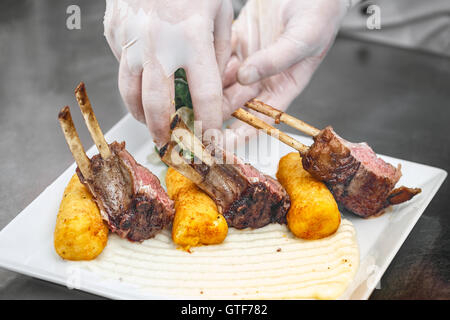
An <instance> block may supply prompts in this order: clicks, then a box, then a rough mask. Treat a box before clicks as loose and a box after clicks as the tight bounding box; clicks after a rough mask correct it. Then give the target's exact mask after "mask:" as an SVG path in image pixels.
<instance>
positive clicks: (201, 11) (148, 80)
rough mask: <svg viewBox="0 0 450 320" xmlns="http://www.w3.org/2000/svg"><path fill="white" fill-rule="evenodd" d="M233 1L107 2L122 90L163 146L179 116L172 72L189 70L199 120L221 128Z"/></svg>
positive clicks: (109, 33)
mask: <svg viewBox="0 0 450 320" xmlns="http://www.w3.org/2000/svg"><path fill="white" fill-rule="evenodd" d="M232 19H233V10H232V6H231V2H230V1H229V0H190V1H185V0H146V1H144V0H137V1H136V0H135V1H127V0H107V1H106V12H105V18H104V27H105V36H106V39H107V41H108V44H109V45H110V47H111V49H112V51H113V52H114V54H115V56H116V58H117V59H118V60H119V61H120V67H119V91H120V93H121V96H122V98H123V100H124V102H125V104H126V106H127V107H128V109H129V111H130V112H131V114H132V115H133V116H134V117H135V118H136V119H138V120H139V121H142V122H145V123H146V124H147V126H148V128H149V129H150V132H151V134H152V136H153V139H154V140H155V142H156V144H157V145H158V146H161V145H162V144H164V143H165V142H167V141H168V140H169V138H170V137H169V121H170V116H171V115H172V114H173V113H174V112H175V107H174V104H173V100H174V78H173V73H174V72H175V71H176V70H177V69H178V68H180V67H183V68H184V69H185V70H186V74H187V79H188V82H189V87H190V91H191V97H192V102H193V105H194V113H195V117H196V120H201V121H202V125H203V129H204V130H206V129H210V128H214V129H216V128H221V126H222V121H223V117H222V76H221V74H222V73H223V71H224V68H225V66H226V63H227V62H228V60H229V57H230V52H231V45H230V39H231V23H232Z"/></svg>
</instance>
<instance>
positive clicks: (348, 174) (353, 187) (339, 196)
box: [302, 126, 421, 217]
mask: <svg viewBox="0 0 450 320" xmlns="http://www.w3.org/2000/svg"><path fill="white" fill-rule="evenodd" d="M302 162H303V167H304V168H305V170H307V171H308V172H309V173H310V174H311V175H312V176H314V177H315V178H317V179H319V180H322V181H324V182H326V184H327V186H328V188H329V189H330V190H331V192H332V193H333V195H334V196H335V198H336V200H337V201H338V202H339V203H341V204H342V205H343V206H344V207H345V208H347V209H348V210H350V211H352V212H354V213H356V214H357V215H360V216H362V217H368V216H371V215H374V214H377V213H379V212H380V211H382V210H383V209H385V208H386V207H388V206H390V205H393V204H399V203H402V202H405V201H408V200H410V199H411V198H412V197H414V196H415V195H416V194H418V193H420V191H421V190H420V189H418V188H407V187H403V186H402V187H400V188H397V189H394V188H395V185H396V183H397V182H398V180H399V179H400V177H401V176H402V173H401V167H400V165H399V166H398V167H397V168H395V167H394V166H392V165H391V164H389V163H386V162H385V161H383V160H382V159H380V158H378V157H377V156H376V154H375V152H374V151H373V150H372V149H371V148H370V147H369V146H368V145H367V144H366V143H351V142H348V141H346V140H344V139H343V138H341V137H340V136H338V135H337V134H336V133H335V132H334V130H333V128H332V127H330V126H328V127H326V128H325V129H324V130H322V131H320V133H319V134H318V135H316V136H315V137H314V144H313V145H312V146H311V147H310V148H309V150H308V151H307V153H306V155H304V156H303V159H302Z"/></svg>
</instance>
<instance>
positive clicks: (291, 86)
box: [224, 0, 356, 135]
mask: <svg viewBox="0 0 450 320" xmlns="http://www.w3.org/2000/svg"><path fill="white" fill-rule="evenodd" d="M353 2H354V3H355V2H356V1H353ZM354 3H352V1H351V0H249V1H248V2H247V4H246V5H245V6H244V8H243V9H242V11H241V13H240V15H239V17H238V19H237V21H235V22H234V24H233V32H232V48H233V52H232V54H233V56H232V58H231V60H230V61H229V63H228V65H227V69H226V71H225V76H224V86H225V87H226V89H225V90H224V97H225V100H227V101H228V103H226V104H224V117H225V118H227V117H229V116H230V114H231V113H232V112H233V111H234V110H235V109H236V108H239V107H242V106H243V104H244V103H245V102H246V101H248V100H249V99H251V98H257V99H259V100H262V101H264V102H265V103H267V104H269V105H272V106H273V107H275V108H278V109H281V110H286V109H287V107H288V106H289V104H290V103H291V102H292V100H293V99H294V98H295V97H296V96H297V95H298V94H299V93H300V92H301V91H302V90H303V89H304V88H305V86H306V85H307V84H308V82H309V80H310V79H311V76H312V75H313V73H314V71H315V70H316V69H317V67H318V66H319V64H320V62H321V61H322V59H323V58H324V57H325V55H326V53H327V51H328V49H329V48H330V46H331V45H332V43H333V41H334V39H335V37H336V34H337V31H338V29H339V25H340V23H341V20H342V18H343V17H344V15H345V14H346V13H347V11H348V10H349V9H350V7H351V6H352V5H353V4H354ZM258 116H260V115H258ZM262 118H264V120H266V121H269V122H270V120H269V119H268V118H266V117H262ZM231 129H234V132H232V133H233V134H235V135H236V133H237V135H243V134H244V135H251V134H254V133H255V132H256V131H255V130H254V129H253V128H250V127H249V126H247V125H245V124H244V123H243V122H241V121H236V122H235V123H233V124H232V125H231Z"/></svg>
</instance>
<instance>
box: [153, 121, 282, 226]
mask: <svg viewBox="0 0 450 320" xmlns="http://www.w3.org/2000/svg"><path fill="white" fill-rule="evenodd" d="M171 130H172V137H174V136H176V138H175V139H176V140H177V142H175V141H171V142H169V143H168V144H166V145H165V146H164V147H163V148H161V150H160V156H161V159H162V160H163V161H164V162H165V163H166V164H167V165H169V166H172V167H174V168H175V169H176V170H178V171H179V172H180V173H181V174H183V175H184V176H186V177H187V178H188V179H190V180H191V181H193V182H194V183H196V184H197V185H198V186H199V187H200V188H201V189H202V190H203V191H205V192H206V193H207V194H208V195H209V196H210V197H211V198H212V199H213V200H214V201H215V202H216V204H217V207H218V210H219V212H221V213H222V214H223V216H224V217H225V219H226V221H227V223H228V225H229V226H230V227H234V228H237V229H244V228H247V227H249V228H261V227H263V226H265V225H267V224H269V223H273V222H276V223H282V224H283V223H286V213H287V211H288V209H289V207H290V200H289V196H288V194H287V193H286V191H285V190H284V188H283V187H282V186H281V185H280V184H279V183H278V181H276V180H275V179H273V178H271V177H269V176H266V175H263V174H261V173H260V172H259V171H258V170H257V169H255V168H254V167H252V166H251V165H249V164H245V163H243V162H242V161H241V160H240V159H238V158H237V157H236V156H235V155H234V154H229V153H227V152H225V151H224V150H222V149H220V148H218V147H216V146H213V145H212V144H210V145H208V146H207V147H205V146H204V145H203V144H202V143H201V142H200V140H198V139H197V138H196V137H195V136H194V135H193V134H192V132H191V131H190V130H189V129H188V128H187V127H186V125H185V124H184V122H183V121H182V120H181V118H180V117H179V116H178V115H175V116H174V118H173V120H172V122H171ZM180 145H183V146H184V147H183V148H180ZM186 149H188V150H189V152H190V153H189V154H190V156H189V157H186V156H183V152H184V153H185V152H186Z"/></svg>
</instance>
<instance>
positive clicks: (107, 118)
mask: <svg viewBox="0 0 450 320" xmlns="http://www.w3.org/2000/svg"><path fill="white" fill-rule="evenodd" d="M70 4H78V5H79V6H80V7H81V10H82V12H81V17H82V25H81V27H82V28H81V30H73V31H70V30H67V28H66V18H67V15H66V8H67V6H68V5H70ZM104 6H105V4H104V1H87V0H86V1H79V0H78V1H75V0H73V1H50V0H41V1H31V0H30V1H24V0H20V1H19V0H9V1H5V0H3V1H2V10H1V11H0V44H1V45H0V150H1V151H0V163H1V164H0V203H1V206H0V229H2V228H3V227H5V226H6V225H7V224H8V223H9V222H10V221H11V220H12V219H13V218H14V217H15V216H16V215H17V214H18V213H19V212H20V211H21V210H22V209H24V208H25V207H26V206H27V205H28V204H29V203H30V202H31V201H32V200H33V199H34V198H35V197H37V196H38V195H39V193H40V192H42V191H43V190H44V189H45V187H46V186H48V185H49V184H50V183H51V182H52V181H53V180H54V179H55V178H56V177H58V176H59V175H60V174H61V173H62V172H63V171H64V170H65V169H66V168H67V167H68V166H69V165H70V164H71V163H72V162H73V159H72V157H71V155H70V153H69V151H68V149H67V146H66V144H65V141H64V139H63V137H62V135H61V133H60V128H59V126H58V122H57V120H56V115H57V112H58V110H59V109H60V108H61V107H62V106H64V105H66V104H69V105H71V106H75V105H76V101H75V99H74V96H73V89H74V88H75V86H76V85H77V83H78V82H79V81H81V80H82V81H85V82H86V84H87V87H88V91H89V95H90V98H91V100H92V101H95V102H94V105H95V111H96V113H97V117H98V118H99V119H100V123H101V126H102V128H103V129H104V131H108V130H109V129H110V128H111V127H112V126H113V125H114V124H115V123H116V122H117V121H118V120H119V119H120V118H122V116H124V115H125V114H126V112H127V111H126V109H125V108H124V107H123V103H122V101H121V99H120V96H119V93H118V89H117V70H118V63H117V62H116V60H115V58H114V57H113V55H112V53H111V52H110V50H109V48H108V46H107V43H106V41H105V39H104V37H103V24H102V21H103V12H104ZM368 32H369V31H368ZM370 32H376V31H370ZM289 112H290V113H292V114H293V115H294V116H297V117H300V118H302V119H304V120H305V121H308V122H310V123H311V124H314V125H316V126H317V127H319V128H320V127H324V126H325V125H327V124H332V125H333V126H334V128H335V129H336V131H337V132H339V133H341V135H342V136H344V137H346V138H347V139H349V140H354V141H368V142H369V143H370V145H371V146H372V147H373V148H374V149H375V151H376V152H379V153H383V154H387V155H391V156H393V157H398V158H402V159H408V160H411V161H416V162H420V163H424V164H428V165H432V166H436V167H440V168H443V169H445V170H447V171H449V170H450V129H449V127H450V124H449V119H450V61H449V60H448V59H446V58H442V57H438V56H433V55H427V54H424V53H419V52H412V51H406V50H401V49H396V48H391V47H385V46H381V45H377V44H371V43H363V42H360V41H356V40H351V39H348V38H339V39H338V40H337V41H336V44H335V45H334V47H333V48H332V49H331V51H330V53H329V55H328V57H327V58H326V60H325V61H324V63H323V64H322V65H321V67H320V68H319V70H318V71H317V73H316V74H315V76H314V78H313V80H312V81H311V84H310V85H309V86H308V87H307V89H306V90H305V91H304V92H303V94H302V95H301V96H300V97H299V98H298V99H297V100H295V102H294V103H293V104H292V106H291V107H290V109H289ZM73 116H74V118H75V125H76V126H78V127H82V122H81V117H80V115H79V113H77V112H75V113H74V115H73ZM283 129H285V130H286V131H291V129H289V128H286V127H284V128H283ZM79 133H80V135H81V139H82V141H83V143H84V145H85V146H90V145H92V142H91V140H90V139H89V137H88V135H87V134H88V133H87V130H80V132H79ZM449 203H450V201H449V183H448V179H447V180H446V181H445V182H444V185H443V186H442V187H441V189H440V190H439V192H438V194H437V195H436V197H435V198H434V199H433V201H432V202H431V204H430V205H429V207H428V208H427V209H426V211H425V212H424V214H423V216H422V217H421V218H420V220H419V221H418V223H417V225H416V226H415V227H414V229H413V230H412V232H411V233H410V235H409V237H408V238H407V240H406V242H405V243H404V244H403V246H402V247H401V249H400V251H399V253H398V254H397V255H396V257H395V258H394V260H393V261H392V263H391V265H390V267H389V268H388V270H387V271H386V273H385V275H384V276H383V278H382V279H381V289H379V290H375V291H374V293H373V294H372V296H371V299H449V298H450V287H449V280H450V263H449V257H450V241H449V239H450V237H449V228H448V226H449V223H450V219H449V217H450V212H449ZM0 298H2V299H96V298H99V297H97V296H94V295H90V294H87V293H84V292H79V291H75V290H68V289H67V288H65V287H62V286H59V285H55V284H52V283H48V282H45V281H41V280H37V279H33V278H30V277H27V276H23V275H20V274H16V273H14V272H10V271H7V270H3V269H0Z"/></svg>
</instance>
